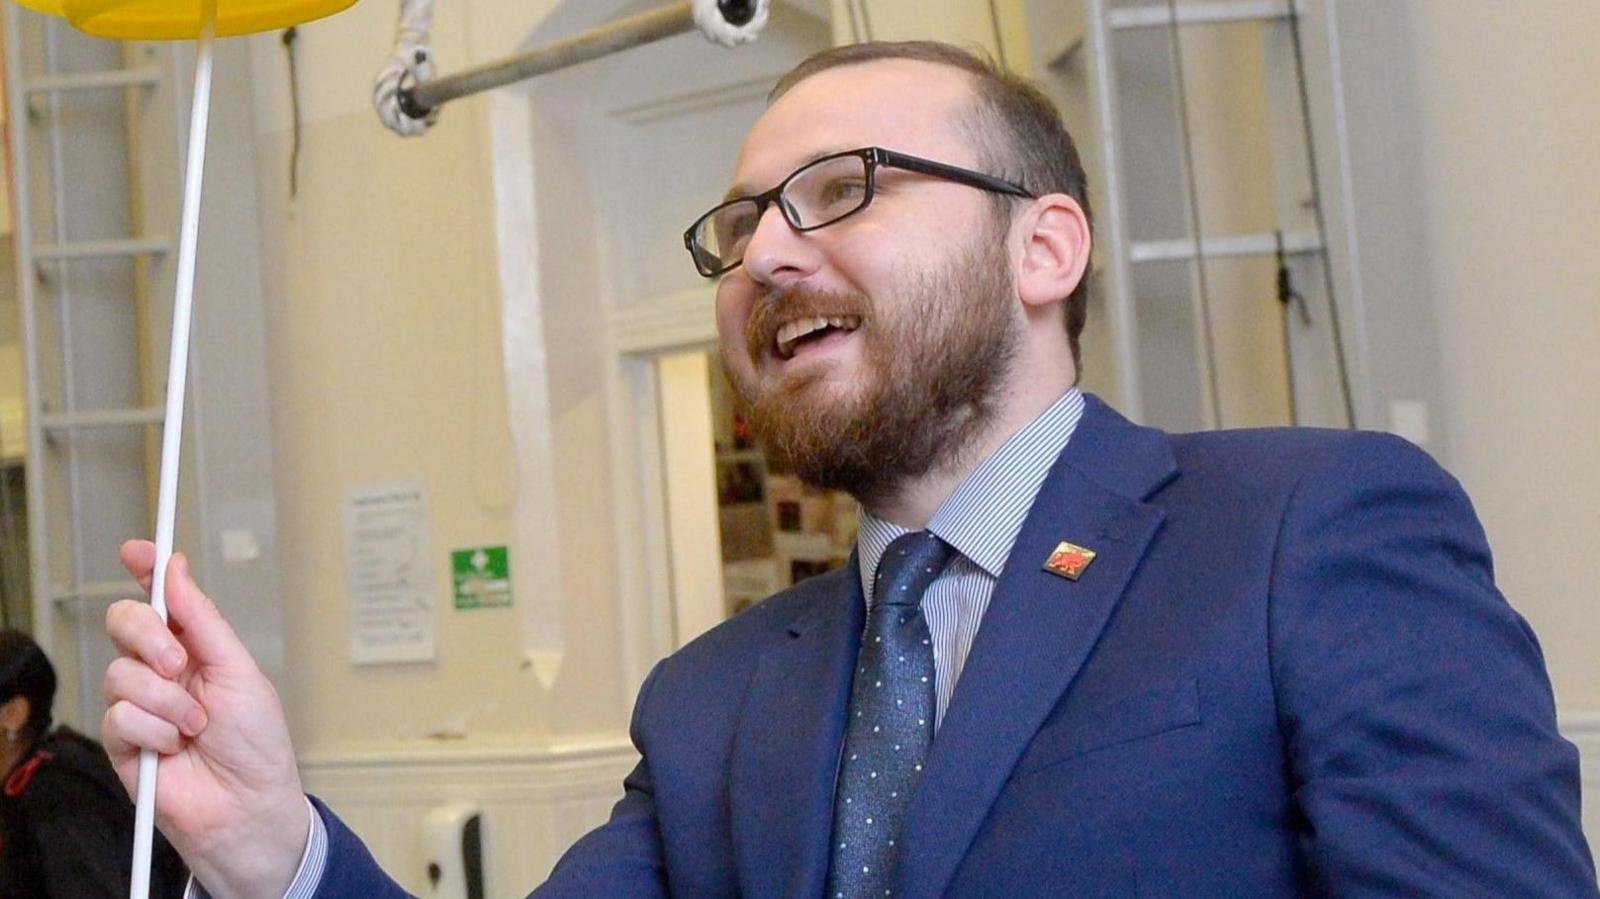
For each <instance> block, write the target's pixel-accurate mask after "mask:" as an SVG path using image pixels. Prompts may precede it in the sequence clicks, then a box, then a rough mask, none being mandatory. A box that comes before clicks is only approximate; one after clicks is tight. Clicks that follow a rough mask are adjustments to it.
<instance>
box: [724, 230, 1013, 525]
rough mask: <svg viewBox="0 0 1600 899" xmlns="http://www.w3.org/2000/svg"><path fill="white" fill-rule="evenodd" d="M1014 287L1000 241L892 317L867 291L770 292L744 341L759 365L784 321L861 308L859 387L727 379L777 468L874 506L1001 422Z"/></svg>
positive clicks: (963, 261) (910, 298)
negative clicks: (834, 391)
mask: <svg viewBox="0 0 1600 899" xmlns="http://www.w3.org/2000/svg"><path fill="white" fill-rule="evenodd" d="M1010 292H1011V283H1010V276H1009V269H1008V266H1007V260H1006V258H1005V254H1004V251H1003V245H1002V243H1001V241H1000V240H999V239H997V238H996V239H992V240H980V243H979V244H978V245H975V246H974V247H973V248H972V249H971V250H970V251H969V252H967V253H964V254H962V255H961V256H960V257H958V258H956V259H954V260H952V263H951V264H950V265H948V266H947V267H945V268H943V269H942V270H938V271H933V272H928V273H925V274H924V275H923V276H922V277H921V278H920V279H918V280H917V281H916V282H915V283H913V284H912V285H911V288H910V289H909V290H908V291H907V292H906V295H905V296H903V297H901V298H899V299H898V301H897V303H896V304H895V308H894V309H893V310H892V311H889V312H884V311H881V310H879V309H877V308H875V307H874V305H873V303H872V302H871V301H870V300H869V299H868V298H867V297H865V296H861V295H859V294H838V293H823V292H816V291H790V292H787V293H783V294H780V295H774V296H767V297H763V298H762V299H761V300H760V301H758V302H757V304H756V306H755V307H754V308H753V309H752V311H751V317H750V323H749V325H748V327H747V335H746V336H747V340H746V344H747V345H746V347H744V349H745V351H746V352H748V353H749V354H750V358H751V359H752V360H753V361H755V362H756V363H757V367H758V370H759V369H760V362H761V360H763V359H764V358H765V357H766V356H767V355H768V354H769V353H771V352H773V349H772V347H773V341H774V337H775V335H776V333H777V330H778V328H779V327H780V326H781V325H782V324H783V323H784V322H786V321H792V320H794V319H795V318H797V317H802V316H811V315H816V316H844V315H854V316H859V317H860V318H861V326H860V328H859V329H858V330H857V332H856V335H855V336H856V338H857V339H860V340H862V341H863V345H862V348H861V350H862V352H861V363H862V371H861V375H860V377H861V379H862V381H863V382H864V384H863V390H862V391H861V392H860V393H859V394H857V395H856V396H854V397H851V398H849V399H846V400H843V401H824V399H823V398H822V397H819V396H817V395H816V391H815V385H816V383H817V381H819V380H820V379H821V378H822V377H823V373H822V372H817V373H813V374H806V375H792V376H787V377H781V378H778V377H772V378H768V377H762V376H760V375H758V376H757V380H759V381H760V383H754V384H752V383H747V379H741V378H739V377H738V376H736V375H734V374H733V372H732V371H731V369H730V371H729V374H730V380H732V382H733V383H734V385H735V387H736V388H737V389H738V391H739V393H740V394H741V396H742V398H743V399H744V401H745V403H746V405H747V406H748V407H749V411H750V423H751V428H752V430H753V431H754V433H755V435H756V437H757V439H758V440H760V441H761V444H762V445H763V446H764V447H765V449H766V451H767V453H768V455H769V456H770V457H771V458H772V460H773V461H774V462H775V463H776V464H778V465H779V466H782V467H787V468H789V469H792V470H793V471H794V473H795V474H796V475H798V476H799V477H800V479H801V480H803V481H805V482H806V483H808V484H810V485H812V486H814V487H820V488H823V489H829V490H843V491H845V492H846V493H849V494H850V495H852V496H854V497H855V498H856V499H857V500H859V501H861V502H862V503H863V504H865V505H869V506H871V505H876V504H878V503H880V502H881V501H883V500H885V499H887V498H888V497H891V496H893V495H894V494H895V493H896V492H898V491H899V490H900V489H901V488H902V487H903V486H904V485H905V484H906V483H907V482H909V481H911V480H913V479H915V478H918V477H921V476H922V475H925V474H927V473H928V472H930V471H933V470H936V469H938V468H941V467H949V466H954V465H956V464H959V463H960V462H961V461H962V453H963V452H964V451H966V449H967V448H968V446H969V445H970V444H971V443H972V442H973V438H974V436H975V435H976V434H978V433H979V432H981V431H982V430H983V429H984V428H985V427H987V426H988V425H989V424H990V423H991V422H992V421H993V419H994V416H995V415H996V413H997V411H998V407H999V404H1000V401H1001V399H1002V398H1001V397H1000V396H999V392H1000V390H1001V387H1002V385H1003V384H1004V383H1005V382H1006V378H1007V376H1008V374H1009V373H1010V366H1011V360H1012V358H1013V356H1014V352H1015V349H1016V346H1017V344H1018V343H1019V342H1020V339H1021V334H1020V326H1019V324H1018V323H1017V321H1016V320H1015V319H1014V318H1012V316H1011V312H1010V304H1009V303H1008V302H1007V298H1008V297H1009V295H1010ZM730 351H732V348H730V347H724V353H727V352H730Z"/></svg>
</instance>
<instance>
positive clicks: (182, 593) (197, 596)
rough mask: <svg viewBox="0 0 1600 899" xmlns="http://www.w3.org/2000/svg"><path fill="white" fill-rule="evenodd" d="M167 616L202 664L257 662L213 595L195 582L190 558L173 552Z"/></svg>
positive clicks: (240, 665) (249, 664) (250, 665)
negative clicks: (207, 593)
mask: <svg viewBox="0 0 1600 899" xmlns="http://www.w3.org/2000/svg"><path fill="white" fill-rule="evenodd" d="M166 588H167V616H168V618H169V619H170V620H171V622H172V629H173V630H175V631H177V632H178V633H179V634H180V635H181V639H182V642H183V644H184V645H185V646H186V647H188V649H189V651H190V652H192V653H193V654H194V657H195V661H197V662H198V663H200V664H201V665H207V666H213V665H214V666H223V667H231V668H254V667H255V661H254V660H253V659H251V658H250V653H249V651H248V650H246V649H245V648H244V644H243V643H241V642H240V641H239V637H238V635H237V634H235V633H234V632H233V628H232V627H230V626H229V625H228V622H227V620H226V619H224V618H223V617H222V613H221V612H219V611H217V607H216V604H214V603H213V602H212V601H211V598H210V597H208V596H206V595H205V593H204V592H202V591H201V590H200V588H199V587H198V586H196V585H195V582H194V578H193V577H192V576H191V575H190V573H189V558H188V557H187V556H185V555H184V554H183V553H174V554H173V556H172V561H171V563H169V564H168V566H167V583H166Z"/></svg>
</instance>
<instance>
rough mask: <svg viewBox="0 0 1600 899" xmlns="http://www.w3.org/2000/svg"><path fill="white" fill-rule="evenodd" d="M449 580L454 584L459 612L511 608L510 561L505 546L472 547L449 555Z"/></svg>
mask: <svg viewBox="0 0 1600 899" xmlns="http://www.w3.org/2000/svg"><path fill="white" fill-rule="evenodd" d="M450 579H451V581H452V582H453V583H454V584H455V595H456V608H458V609H490V608H504V607H505V606H509V605H511V557H510V553H508V552H507V551H506V548H505V547H504V546H475V547H472V548H471V549H458V550H456V551H455V552H452V553H451V554H450Z"/></svg>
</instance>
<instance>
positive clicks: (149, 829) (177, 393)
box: [128, 0, 217, 899]
mask: <svg viewBox="0 0 1600 899" xmlns="http://www.w3.org/2000/svg"><path fill="white" fill-rule="evenodd" d="M216 14H217V7H216V0H204V2H202V3H201V21H200V46H199V52H198V53H197V54H196V56H195V63H194V97H193V102H192V104H191V108H190V112H189V155H188V157H187V159H186V160H185V170H184V178H183V213H182V220H181V222H180V231H179V239H178V286H177V296H176V297H174V299H173V304H172V346H171V349H170V351H169V359H168V363H167V411H166V418H165V420H164V421H163V423H162V429H161V484H160V490H159V493H158V494H157V499H156V567H155V572H154V576H153V577H152V578H151V584H150V604H151V605H152V606H154V607H155V610H156V613H157V614H158V615H160V616H161V620H162V621H166V620H167V593H166V589H167V561H168V560H169V559H171V558H172V534H173V530H174V527H175V524H176V521H177V517H178V453H179V450H180V449H181V447H182V443H183V393H184V386H185V385H186V384H187V383H188V378H189V317H190V311H191V309H192V307H193V305H194V260H195V246H196V245H197V244H198V243H199V236H200V186H201V183H202V182H203V181H204V173H205V162H206V122H207V119H208V118H209V116H210V112H211V43H212V38H213V36H214V32H215V30H216ZM156 761H157V757H156V753H155V752H154V751H153V750H149V749H146V750H144V751H143V752H141V753H139V791H138V796H137V799H136V801H135V803H134V819H133V872H132V879H131V882H130V884H129V889H128V896H129V899H148V897H149V895H150V851H151V847H152V843H153V841H154V839H155V821H156Z"/></svg>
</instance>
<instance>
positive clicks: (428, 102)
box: [398, 0, 742, 119]
mask: <svg viewBox="0 0 1600 899" xmlns="http://www.w3.org/2000/svg"><path fill="white" fill-rule="evenodd" d="M740 5H742V4H740ZM736 24H737V23H736ZM694 27H695V24H694V9H693V5H692V4H691V3H690V2H689V0H682V2H679V3H673V4H670V5H668V6H662V7H659V8H657V9H652V10H646V11H645V12H641V13H636V14H634V15H631V16H627V17H625V18H621V19H617V20H616V21H614V22H608V23H606V24H604V25H600V26H597V27H595V28H591V29H589V30H588V31H584V32H581V33H579V34H575V35H573V36H572V37H569V38H565V39H563V40H559V41H556V42H554V43H551V44H546V45H545V46H543V47H538V48H536V49H533V50H529V51H528V52H526V53H520V54H518V55H516V56H511V57H507V58H505V59H502V60H499V61H497V62H490V63H485V64H483V65H481V66H474V67H473V68H470V69H466V70H463V71H460V72H457V73H455V74H454V75H447V76H445V77H443V78H434V79H432V80H429V81H424V82H422V83H421V84H418V85H416V86H415V87H409V88H403V89H401V91H400V93H399V96H398V100H399V103H400V111H401V112H404V113H405V114H406V115H408V116H410V117H412V118H414V119H420V118H422V117H424V116H426V115H427V114H428V113H429V112H430V111H432V110H433V109H435V108H436V107H439V106H442V105H444V104H445V103H446V102H448V101H450V100H454V99H457V98H459V97H465V96H467V95H468V94H476V93H480V92H482V91H486V90H492V89H494V88H497V87H502V86H504V85H507V84H511V83H513V82H517V81H522V80H524V79H526V78H532V77H534V76H535V75H543V74H546V73H548V72H554V71H556V70H558V69H565V68H567V67H568V66H574V65H577V64H578V63H580V62H588V61H589V60H591V59H599V58H600V57H602V56H609V55H611V54H612V53H618V52H621V51H623V50H630V49H632V48H634V47H638V46H642V45H644V44H649V43H654V42H655V41H659V40H663V39H665V38H669V37H673V36H676V35H679V34H683V33H684V32H686V31H692V30H694Z"/></svg>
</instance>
